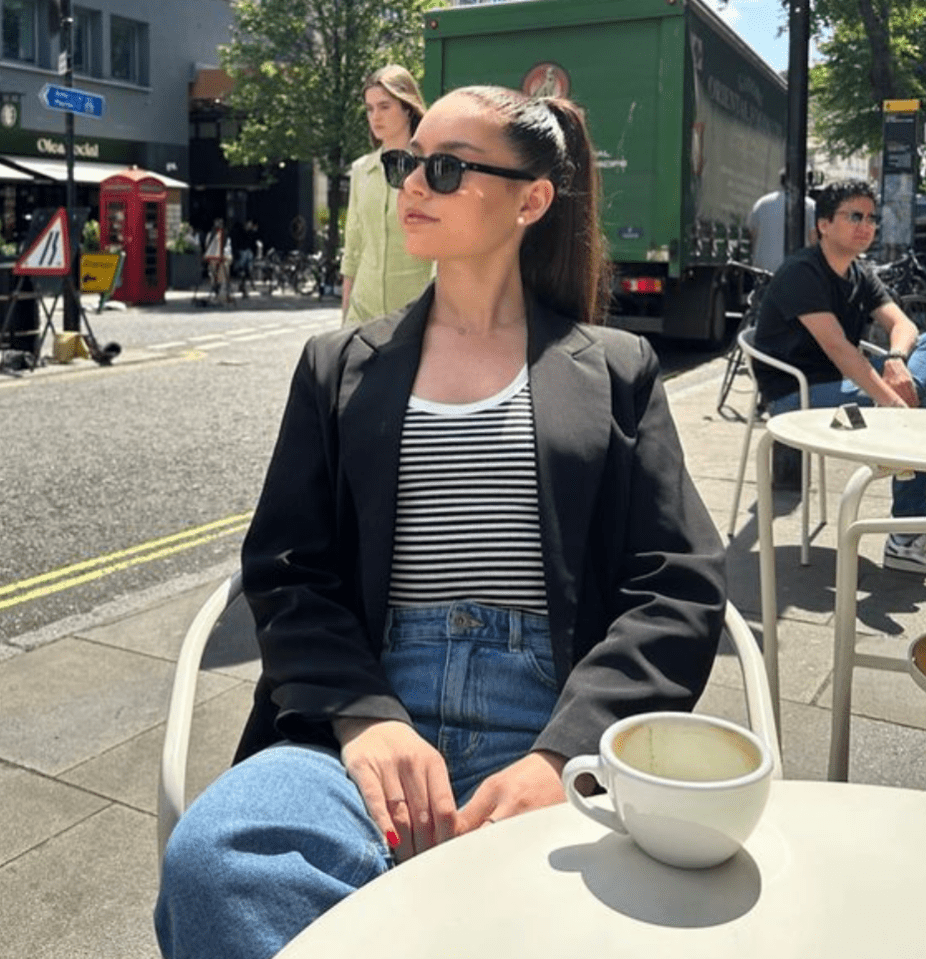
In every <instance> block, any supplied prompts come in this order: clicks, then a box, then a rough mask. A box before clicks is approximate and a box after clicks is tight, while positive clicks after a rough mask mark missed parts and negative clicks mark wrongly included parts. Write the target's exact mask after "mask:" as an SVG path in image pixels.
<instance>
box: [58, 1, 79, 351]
mask: <svg viewBox="0 0 926 959" xmlns="http://www.w3.org/2000/svg"><path fill="white" fill-rule="evenodd" d="M61 47H62V50H61V55H62V56H63V57H64V85H65V86H66V87H73V86H74V57H73V50H74V16H73V11H72V6H71V0H61ZM64 155H65V162H66V164H67V186H66V188H65V189H66V192H65V202H64V205H65V208H66V212H67V224H68V231H69V232H70V231H71V230H72V229H73V224H74V220H73V216H72V214H73V211H74V114H73V113H72V112H71V111H70V110H68V111H67V112H66V113H65V114H64ZM79 240H80V238H79V237H73V238H72V240H71V242H72V248H74V249H76V250H77V255H76V256H75V257H74V260H75V262H73V263H72V264H71V289H70V290H69V289H68V285H67V283H65V290H64V297H63V307H64V321H63V326H64V329H65V330H68V331H72V332H75V333H79V332H80V308H79V306H78V304H77V302H76V299H77V295H78V294H77V290H78V289H79V288H80V287H79V285H78V284H79V283H80V268H79V263H78V262H77V261H79V259H80V245H79Z"/></svg>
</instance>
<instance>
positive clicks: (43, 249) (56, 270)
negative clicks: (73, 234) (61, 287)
mask: <svg viewBox="0 0 926 959" xmlns="http://www.w3.org/2000/svg"><path fill="white" fill-rule="evenodd" d="M13 272H14V273H16V274H17V275H19V276H67V274H68V273H70V272H71V243H70V237H69V235H68V218H67V211H66V210H65V209H64V207H59V208H58V209H57V210H56V211H55V214H54V216H53V217H52V218H51V219H50V220H49V221H48V226H46V227H45V229H44V230H42V232H41V233H40V234H39V235H38V238H37V239H36V241H35V242H34V243H33V244H32V246H30V247H29V249H28V250H26V252H25V253H23V255H22V256H21V257H20V258H19V259H18V260H17V261H16V265H15V266H14V267H13Z"/></svg>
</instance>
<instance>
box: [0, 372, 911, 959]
mask: <svg viewBox="0 0 926 959" xmlns="http://www.w3.org/2000/svg"><path fill="white" fill-rule="evenodd" d="M721 367H722V360H716V361H714V362H713V363H712V364H710V365H708V366H706V367H700V368H698V369H697V370H694V371H692V372H690V373H687V374H684V375H682V376H679V377H676V378H674V379H672V380H670V381H669V383H668V384H667V385H668V389H669V394H670V399H671V403H672V408H673V411H674V414H675V417H676V422H677V424H678V428H679V432H680V434H681V437H682V442H683V444H684V446H685V449H686V453H687V456H688V462H689V468H690V470H691V472H692V474H693V476H694V478H695V481H696V483H697V486H698V488H699V489H700V491H701V494H702V496H703V497H704V499H705V502H706V503H707V505H708V507H709V509H710V510H711V513H712V515H713V516H714V519H715V521H716V523H717V525H718V527H719V528H720V529H722V530H725V529H726V524H727V511H728V509H729V502H730V499H731V496H732V491H733V481H734V477H735V474H736V467H737V461H738V455H739V450H740V444H741V442H742V437H743V430H744V427H743V425H742V422H741V421H739V420H738V419H737V418H736V417H735V415H734V414H733V413H732V411H731V412H730V413H729V417H730V418H727V417H725V416H721V415H719V414H718V413H717V412H716V410H715V409H714V405H715V400H716V395H717V388H718V383H719V377H720V372H721ZM747 398H748V384H747V382H746V380H745V377H742V378H741V381H740V382H738V383H737V384H736V386H735V388H734V392H733V394H732V396H731V400H730V405H731V407H732V410H739V411H740V412H742V411H743V410H745V408H746V404H747ZM759 435H761V430H756V431H755V434H754V436H755V439H756V440H757V439H758V436H759ZM851 469H852V468H851V466H849V465H847V464H841V463H837V462H836V461H833V460H831V461H829V463H828V468H827V485H828V488H829V490H830V503H831V511H832V513H833V515H834V516H835V509H836V504H837V503H838V495H839V491H840V490H841V489H842V487H843V485H844V483H845V480H846V478H847V477H848V475H849V473H850V471H851ZM753 475H754V471H753V467H752V466H750V469H749V471H748V472H747V487H746V489H745V490H744V493H743V497H742V509H741V513H740V516H739V518H738V523H737V527H736V535H735V538H734V539H733V541H732V542H731V545H730V550H729V560H728V567H729V578H730V592H731V598H732V599H733V601H734V602H735V603H736V604H737V606H738V607H739V608H740V610H741V611H742V612H743V613H744V615H745V616H746V618H747V619H748V620H749V621H750V623H752V624H753V626H754V628H756V633H757V634H759V632H760V631H759V629H758V627H757V624H758V622H759V620H760V610H759V599H758V595H759V586H758V583H759V580H758V554H757V547H756V523H755V485H754V482H753V478H752V477H753ZM888 497H889V487H888V484H887V483H886V482H881V483H878V484H876V485H875V486H874V487H873V489H872V491H871V492H870V493H869V495H868V496H867V498H866V501H865V507H864V508H865V510H866V511H868V512H870V513H873V514H882V515H883V514H885V513H886V512H887V510H888V509H889V505H890V504H889V498H888ZM776 514H777V520H776V529H775V535H776V542H777V543H778V550H777V554H778V571H779V583H778V587H779V604H780V612H781V616H782V623H781V627H780V643H781V664H782V666H781V674H782V691H783V697H784V704H783V720H782V722H783V740H784V758H785V772H786V775H787V776H789V777H798V778H813V779H822V778H824V777H825V770H826V755H827V748H828V742H829V709H828V705H829V701H830V698H829V697H830V680H831V671H832V628H831V625H832V605H833V578H834V566H835V562H834V560H835V553H834V537H835V531H834V527H833V525H829V526H826V527H825V528H824V529H823V530H822V531H821V532H820V533H819V534H818V535H817V537H816V538H815V540H814V543H813V547H812V550H811V565H810V566H809V567H803V568H802V567H800V565H799V547H798V543H799V508H798V500H797V497H796V495H794V494H783V493H780V494H777V495H776ZM816 515H817V513H816V500H814V512H813V513H812V516H816ZM881 546H882V543H881V541H880V539H876V538H872V539H871V540H870V541H865V540H863V542H862V554H861V561H860V562H861V568H860V577H859V583H860V602H859V633H860V637H861V641H862V643H863V644H864V645H865V646H866V647H873V648H878V649H884V650H888V651H891V652H893V653H896V654H897V655H901V654H902V653H903V652H905V650H906V647H907V645H908V642H909V640H910V639H912V638H913V637H914V636H916V635H920V634H921V633H924V632H926V602H924V600H926V583H924V581H923V579H921V578H919V577H916V576H910V575H909V574H901V573H890V572H884V571H882V570H881V568H880V551H881ZM229 571H230V570H229V569H228V568H226V567H217V568H214V569H211V570H206V571H204V572H203V573H202V575H201V576H199V577H197V578H196V579H195V580H189V579H186V580H181V581H177V582H175V583H171V584H168V585H167V586H166V587H165V588H162V589H159V590H154V591H151V592H150V593H148V594H142V595H140V596H136V597H131V598H130V600H128V601H123V602H121V603H119V604H116V603H114V604H113V605H112V606H110V607H105V608H103V609H101V610H98V611H97V613H96V615H95V616H94V617H93V618H90V619H86V620H83V621H81V622H80V623H76V624H75V625H74V626H73V628H71V629H70V631H69V632H68V633H67V634H66V635H63V636H61V637H60V638H58V639H56V640H55V641H53V642H48V643H44V644H40V645H37V646H36V647H35V648H31V649H27V648H24V649H23V650H22V651H20V652H16V651H15V650H13V651H11V652H10V654H9V655H8V656H7V657H6V658H0V808H2V810H3V824H4V828H3V829H2V830H0V930H2V935H0V959H27V957H28V959H64V957H67V959H85V957H86V959H130V957H131V959H156V957H157V956H158V951H157V947H156V945H155V941H154V935H153V932H152V929H151V919H150V914H151V906H152V903H153V901H154V897H155V892H156V887H157V862H156V853H155V834H156V830H155V807H156V801H157V766H158V756H159V749H160V745H161V738H162V735H163V717H164V715H165V711H166V704H167V698H168V694H169V688H170V683H171V678H172V671H173V664H174V662H175V660H176V656H177V651H178V649H179V645H180V642H181V639H182V636H183V633H184V631H185V629H186V627H187V625H188V624H189V622H190V620H191V619H192V618H193V615H194V613H195V611H196V609H197V608H198V607H199V605H200V604H201V603H202V601H203V600H204V599H205V597H206V596H207V595H208V594H209V592H210V591H211V589H212V588H213V586H214V585H216V584H217V583H218V582H219V581H221V579H222V578H224V576H225V575H227V573H228V572H229ZM246 618H247V614H246V612H245V611H243V610H238V611H236V615H235V617H234V618H233V621H232V622H231V623H230V624H229V628H228V629H227V630H226V631H225V632H224V633H223V634H222V636H220V637H219V639H218V641H216V642H214V643H213V644H212V646H211V647H210V650H209V652H208V654H207V664H206V665H207V669H206V672H205V673H204V674H203V676H202V678H201V682H200V688H199V701H200V705H199V707H198V710H197V714H196V718H195V728H194V740H193V745H192V750H191V765H192V769H191V774H190V786H191V794H195V792H197V791H198V790H200V789H201V788H202V787H203V786H204V785H205V784H206V783H208V782H209V781H210V780H211V779H212V778H213V777H214V776H215V775H216V774H217V773H218V772H220V771H221V769H222V768H224V766H225V765H226V764H227V763H228V761H229V758H230V756H231V753H232V751H233V749H234V745H235V742H236V741H237V737H238V734H239V731H240V729H241V726H242V723H243V720H244V717H245V715H246V713H247V710H248V706H249V701H250V696H251V692H252V689H253V683H254V681H255V679H256V676H257V665H256V663H255V662H254V660H253V658H252V656H253V647H251V646H250V644H249V643H248V642H245V643H243V644H242V643H241V641H240V639H239V640H237V641H236V637H237V636H240V627H241V625H242V623H244V622H245V621H246ZM24 646H26V647H28V646H29V643H28V638H26V639H25V641H24ZM239 647H242V648H239ZM856 675H857V679H856V682H855V686H854V703H853V709H854V717H853V723H852V756H851V778H852V779H853V780H855V781H859V782H871V783H885V784H890V785H897V786H911V787H915V788H926V696H924V694H923V693H922V691H921V690H919V689H918V688H917V687H916V686H915V685H914V683H913V682H912V681H911V680H910V679H909V678H908V677H907V676H905V675H902V674H886V673H867V672H865V671H860V672H858V673H857V674H856ZM699 708H700V709H702V710H704V711H708V712H714V713H718V714H721V715H726V716H729V717H731V718H734V719H737V720H739V721H741V722H742V721H744V720H745V712H744V709H743V703H742V693H741V688H740V681H739V676H738V667H737V666H736V663H735V660H733V659H732V658H731V657H730V656H729V655H722V656H720V657H719V658H718V661H717V665H716V668H715V670H714V674H713V676H712V678H711V682H710V685H709V688H708V691H707V693H706V694H705V698H704V700H703V701H702V704H701V706H700V707H699Z"/></svg>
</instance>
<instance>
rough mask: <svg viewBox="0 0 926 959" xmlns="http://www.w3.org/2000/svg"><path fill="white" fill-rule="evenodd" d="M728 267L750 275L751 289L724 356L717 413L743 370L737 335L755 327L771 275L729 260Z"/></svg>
mask: <svg viewBox="0 0 926 959" xmlns="http://www.w3.org/2000/svg"><path fill="white" fill-rule="evenodd" d="M728 266H730V267H731V268H735V269H738V270H740V271H742V272H744V273H746V274H748V275H750V276H751V277H752V289H751V290H750V291H749V293H748V294H747V295H746V309H745V310H743V315H742V317H741V319H740V322H739V325H738V326H737V328H736V332H735V333H734V334H733V340H732V342H731V343H730V346H729V347H728V348H727V352H726V354H725V360H726V365H725V366H724V371H723V377H722V378H721V381H720V392H719V394H718V396H717V412H718V413H720V412H721V411H722V410H723V407H724V405H725V404H726V402H727V397H728V396H729V395H730V390H731V389H732V388H733V382H734V380H735V379H736V377H737V375H738V374H739V372H740V370H741V369H743V365H744V360H743V351H742V349H741V348H740V344H739V335H740V333H741V332H742V331H743V330H748V329H749V328H750V327H753V326H755V325H756V321H757V320H758V319H759V310H760V309H761V306H762V297H763V296H764V295H765V290H766V288H767V287H768V283H769V280H771V278H772V275H773V274H771V273H769V271H768V270H763V269H761V268H760V267H758V266H752V265H751V264H749V263H740V262H738V261H734V260H731V261H730V263H729V264H728Z"/></svg>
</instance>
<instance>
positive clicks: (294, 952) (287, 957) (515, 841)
mask: <svg viewBox="0 0 926 959" xmlns="http://www.w3.org/2000/svg"><path fill="white" fill-rule="evenodd" d="M595 801H602V802H603V801H604V800H603V799H598V800H595ZM924 889H926V794H924V793H921V792H914V791H912V790H906V789H889V788H886V787H881V786H861V785H856V784H845V783H819V782H799V781H782V780H775V781H773V782H772V788H771V794H770V797H769V803H768V806H767V807H766V811H765V813H764V814H763V818H762V820H761V821H760V823H759V825H758V826H757V827H756V830H755V831H754V833H753V834H752V836H751V837H750V838H749V840H748V841H747V843H746V845H745V846H744V847H743V848H742V849H741V850H740V851H739V852H738V853H737V854H736V855H735V856H734V857H733V858H732V859H731V860H729V861H728V862H726V863H724V864H722V865H720V866H717V867H715V868H713V869H706V870H683V869H675V868H672V867H671V866H664V865H662V864H661V863H658V862H656V861H655V860H653V859H650V858H649V857H648V856H647V855H646V854H645V853H643V852H641V851H640V850H639V849H638V848H637V847H636V846H635V845H634V843H633V842H632V840H630V839H628V838H627V837H625V836H619V835H617V834H616V833H612V832H611V831H609V830H608V829H606V828H605V827H603V826H600V825H598V824H597V823H595V822H592V821H591V820H590V819H587V818H586V817H585V816H583V815H581V814H580V813H579V812H577V811H576V810H575V809H573V808H572V807H571V806H569V805H566V804H563V805H559V806H551V807H548V808H547V809H542V810H538V811H536V812H531V813H527V814H525V815H522V816H518V817H515V818H513V819H508V820H503V821H501V822H498V823H496V824H494V825H491V826H487V827H484V828H482V829H480V830H477V831H476V832H474V833H470V834H468V835H466V836H462V837H460V838H459V839H454V840H452V841H451V842H448V843H445V844H443V845H442V846H439V847H437V848H436V849H432V850H430V851H428V852H426V853H424V854H423V855H421V856H418V857H415V858H414V859H411V860H410V861H408V862H407V863H405V864H404V865H402V866H399V867H398V868H397V869H393V870H392V871H390V872H388V873H386V874H385V875H384V876H381V877H380V878H379V879H376V880H375V881H374V882H372V883H370V884H369V885H368V886H365V887H363V888H361V889H359V890H358V891H357V892H355V893H354V894H352V895H351V896H349V897H348V898H347V899H345V900H344V901H343V902H341V903H340V904H339V905H337V906H335V907H334V908H333V909H332V910H330V911H329V912H327V913H326V914H325V915H323V916H322V917H321V918H320V919H319V920H318V921H316V922H315V923H313V925H311V926H310V927H309V928H308V929H306V930H305V931H304V932H302V933H301V934H300V935H299V936H297V938H296V939H294V940H293V941H292V942H291V943H290V944H289V945H288V946H287V947H286V948H285V949H283V951H282V952H280V953H279V955H278V957H277V959H317V957H320V956H323V957H324V959H358V957H362V959H438V957H439V959H487V957H498V959H567V957H572V956H602V957H608V959H624V957H626V959H743V957H746V956H748V957H749V959H846V957H865V959H871V957H875V956H883V955H886V954H890V955H891V956H898V957H900V956H903V957H908V956H909V957H912V956H922V955H924V952H926V926H924V919H923V910H922V901H923V891H924Z"/></svg>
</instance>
